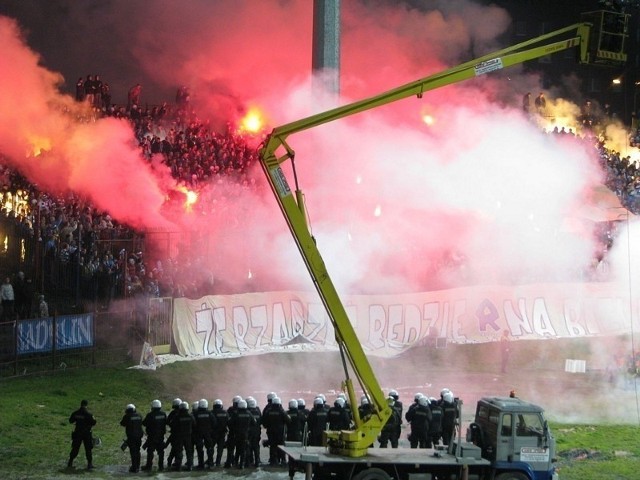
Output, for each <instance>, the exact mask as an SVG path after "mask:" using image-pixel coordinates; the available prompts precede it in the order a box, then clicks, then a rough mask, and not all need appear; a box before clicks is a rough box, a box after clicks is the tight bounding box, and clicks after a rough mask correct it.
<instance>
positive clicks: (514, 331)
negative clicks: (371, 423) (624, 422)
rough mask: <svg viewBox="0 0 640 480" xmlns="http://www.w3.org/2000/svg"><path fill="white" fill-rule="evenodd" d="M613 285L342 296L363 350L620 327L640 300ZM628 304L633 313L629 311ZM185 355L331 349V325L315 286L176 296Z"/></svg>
mask: <svg viewBox="0 0 640 480" xmlns="http://www.w3.org/2000/svg"><path fill="white" fill-rule="evenodd" d="M623 293H624V292H623V290H621V288H620V286H619V285H617V284H615V285H614V284H610V283H591V284H538V285H526V286H520V287H507V286H489V287H488V286H482V287H467V288H457V289H451V290H440V291H435V292H426V293H415V294H404V295H347V296H344V297H343V298H342V300H343V303H344V305H345V308H346V310H347V313H348V315H349V319H350V320H351V323H352V325H353V326H354V329H355V330H356V333H357V334H358V337H359V338H360V341H361V342H362V345H363V347H364V349H365V351H366V352H367V353H368V354H371V355H378V356H385V357H391V356H395V355H398V354H400V353H402V352H403V351H405V350H406V349H408V348H411V347H412V346H415V345H425V344H435V340H437V339H444V338H446V341H447V342H449V343H477V342H489V341H498V340H499V338H500V336H501V334H502V332H503V330H508V331H509V333H510V335H511V337H512V338H513V339H551V338H566V337H586V336H597V335H617V334H623V333H628V332H631V331H637V330H638V328H639V325H638V311H637V310H638V305H639V302H638V298H634V299H632V301H631V302H630V301H629V298H628V297H624V296H623V295H622V294H623ZM632 312H633V314H632ZM173 335H174V339H175V343H176V345H177V348H178V353H179V354H180V355H183V356H205V357H206V356H238V355H246V354H254V353H266V352H274V351H290V350H333V349H336V348H337V345H336V342H335V338H334V330H333V326H332V325H331V322H330V321H329V318H328V316H327V314H326V312H325V309H324V307H323V305H322V303H321V302H320V299H319V297H318V296H317V294H316V293H315V292H306V293H303V292H266V293H247V294H240V295H225V296H213V295H212V296H207V297H203V298H201V299H199V300H189V299H186V298H177V299H175V300H174V321H173Z"/></svg>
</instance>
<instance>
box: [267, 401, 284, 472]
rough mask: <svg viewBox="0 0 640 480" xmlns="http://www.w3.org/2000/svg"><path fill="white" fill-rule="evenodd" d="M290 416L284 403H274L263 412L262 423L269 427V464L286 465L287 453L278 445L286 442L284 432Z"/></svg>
mask: <svg viewBox="0 0 640 480" xmlns="http://www.w3.org/2000/svg"><path fill="white" fill-rule="evenodd" d="M288 420H289V417H288V416H287V414H286V413H285V411H284V409H283V408H282V405H280V404H275V403H272V404H271V406H270V407H269V408H267V409H265V410H264V412H263V413H262V425H264V427H265V428H266V429H267V439H268V440H269V465H278V464H282V465H284V462H285V455H284V452H283V451H282V450H280V449H279V448H278V445H283V444H284V433H285V428H286V426H287V422H288Z"/></svg>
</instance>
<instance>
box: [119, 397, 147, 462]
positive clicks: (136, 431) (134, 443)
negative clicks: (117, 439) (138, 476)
mask: <svg viewBox="0 0 640 480" xmlns="http://www.w3.org/2000/svg"><path fill="white" fill-rule="evenodd" d="M120 425H122V426H123V427H124V428H125V434H126V436H127V446H128V447H129V454H130V455H131V467H129V471H130V472H131V473H138V472H139V471H140V448H141V447H142V435H143V432H142V415H140V414H139V413H138V412H137V411H136V406H135V405H134V404H133V403H130V404H129V405H127V407H126V408H125V410H124V416H123V417H122V420H120Z"/></svg>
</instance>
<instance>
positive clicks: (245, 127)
mask: <svg viewBox="0 0 640 480" xmlns="http://www.w3.org/2000/svg"><path fill="white" fill-rule="evenodd" d="M264 123H265V121H264V116H263V115H262V112H260V110H258V109H257V108H251V109H249V111H248V112H247V114H246V115H245V116H244V117H243V118H242V119H241V120H240V126H239V127H238V130H239V131H240V132H247V133H258V132H260V131H261V130H262V129H263V127H264Z"/></svg>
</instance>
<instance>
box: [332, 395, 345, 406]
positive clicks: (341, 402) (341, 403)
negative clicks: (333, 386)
mask: <svg viewBox="0 0 640 480" xmlns="http://www.w3.org/2000/svg"><path fill="white" fill-rule="evenodd" d="M333 404H334V405H335V406H337V407H340V408H344V405H345V401H344V398H340V397H338V398H336V401H335V402H333Z"/></svg>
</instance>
